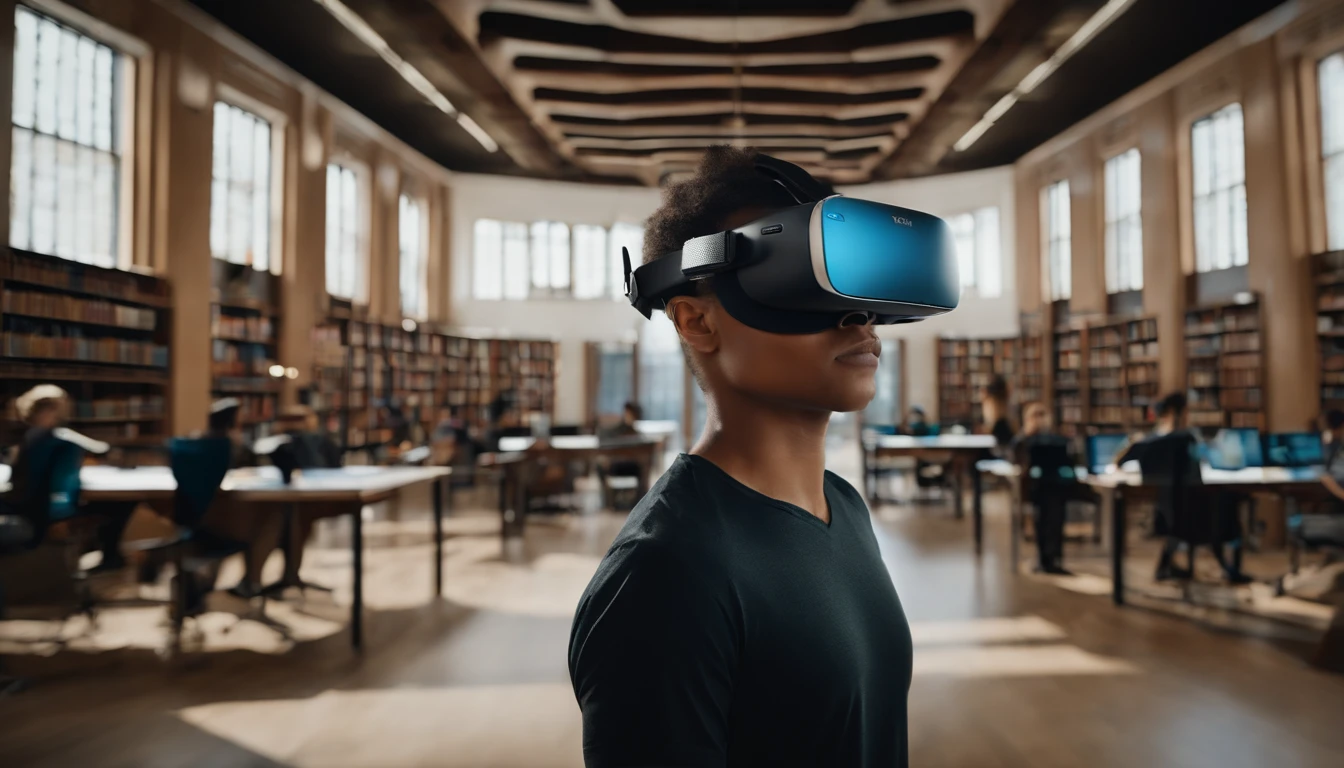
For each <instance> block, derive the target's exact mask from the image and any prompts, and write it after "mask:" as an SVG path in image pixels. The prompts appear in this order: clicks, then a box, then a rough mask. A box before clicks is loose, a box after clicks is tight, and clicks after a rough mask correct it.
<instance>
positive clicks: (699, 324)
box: [667, 296, 719, 355]
mask: <svg viewBox="0 0 1344 768" xmlns="http://www.w3.org/2000/svg"><path fill="white" fill-rule="evenodd" d="M667 316H668V317H669V318H671V320H672V324H673V325H674V326H676V328H677V334H678V335H680V336H681V338H682V341H685V342H686V343H687V344H688V345H690V347H691V349H694V350H695V351H696V352H699V353H700V354H703V355H707V354H712V353H713V352H715V351H717V350H718V348H719V329H718V324H717V323H716V322H715V320H714V317H713V314H712V312H711V311H710V301H709V300H707V299H704V298H701V297H699V296H677V297H675V298H673V299H672V300H671V301H669V302H668V303H667Z"/></svg>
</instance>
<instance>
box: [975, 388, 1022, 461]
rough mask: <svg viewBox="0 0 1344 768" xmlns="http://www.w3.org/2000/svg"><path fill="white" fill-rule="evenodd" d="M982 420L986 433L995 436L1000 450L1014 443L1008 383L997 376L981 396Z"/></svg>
mask: <svg viewBox="0 0 1344 768" xmlns="http://www.w3.org/2000/svg"><path fill="white" fill-rule="evenodd" d="M980 410H981V418H982V419H983V421H984V427H985V429H986V431H987V432H988V433H989V434H991V435H993V436H994V440H995V442H997V443H998V444H999V447H1000V448H1004V447H1007V446H1008V445H1010V444H1012V442H1013V435H1014V434H1015V430H1014V429H1013V423H1012V421H1010V420H1009V418H1008V381H1007V380H1006V379H1004V378H1003V377H1002V376H995V377H994V378H993V379H990V381H989V384H987V385H985V388H984V390H983V391H982V392H981V395H980Z"/></svg>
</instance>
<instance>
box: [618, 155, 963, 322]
mask: <svg viewBox="0 0 1344 768" xmlns="http://www.w3.org/2000/svg"><path fill="white" fill-rule="evenodd" d="M756 170H757V172H759V173H761V174H763V175H765V176H766V177H768V178H770V179H772V180H774V181H775V182H776V183H778V184H779V185H780V186H782V187H783V188H784V189H785V190H786V191H787V192H788V194H789V196H790V197H792V199H793V200H794V201H796V202H797V203H798V204H797V205H795V206H791V207H789V208H784V209H781V210H779V211H776V212H775V213H772V214H770V215H769V216H766V217H764V218H760V219H757V220H756V221H753V222H751V223H750V224H747V225H745V226H742V227H738V228H737V229H733V230H729V231H727V232H717V233H715V234H712V235H705V236H703V237H696V238H692V239H690V240H687V241H686V242H685V243H684V244H683V245H682V247H681V250H677V251H672V252H671V253H668V254H665V255H663V256H660V257H658V258H657V259H654V260H653V261H651V262H649V263H647V264H644V265H643V266H640V267H639V268H637V269H633V270H632V269H631V268H630V252H629V251H627V250H625V249H624V248H622V249H621V250H622V256H623V257H624V259H625V296H626V298H627V299H629V300H630V303H631V304H633V305H634V307H635V309H638V310H639V311H640V312H641V313H642V314H643V315H644V316H645V317H646V318H648V317H652V316H653V311H654V310H655V309H666V308H667V302H668V300H669V299H671V298H673V297H675V296H692V295H695V292H696V291H695V285H694V284H695V283H696V282H697V281H699V280H708V281H709V286H710V289H711V290H712V292H713V293H714V295H715V296H716V297H717V298H718V299H719V302H720V303H721V304H722V305H723V307H724V309H726V310H727V311H728V314H730V315H732V316H733V318H734V319H736V320H737V321H738V322H740V323H743V324H744V325H748V326H751V327H752V328H755V329H757V330H761V331H766V332H769V333H786V334H803V333H820V332H822V331H824V330H826V329H828V328H835V327H839V326H844V325H850V324H866V323H868V322H874V323H876V324H878V325H891V324H894V323H912V322H915V321H918V320H923V319H924V318H926V317H933V316H934V315H941V314H943V313H944V312H950V311H951V310H953V309H956V307H957V300H958V298H959V297H960V295H961V284H960V282H959V280H958V275H957V254H956V244H955V241H954V239H953V236H952V231H951V229H950V228H949V227H948V225H947V222H945V221H943V220H942V219H940V218H938V217H937V216H931V215H929V214H927V213H921V212H919V211H912V210H910V209H908V208H900V207H897V206H894V205H884V204H882V203H875V202H872V201H869V200H857V199H854V198H848V197H841V196H840V195H836V194H832V193H831V192H830V190H828V189H827V188H826V187H825V186H823V185H822V184H821V183H820V182H818V181H817V180H816V179H814V178H812V176H811V175H810V174H809V173H807V171H804V170H803V169H802V168H799V167H798V166H796V165H794V164H792V163H788V162H785V161H783V160H779V159H776V158H773V157H769V156H766V155H758V156H757V160H756Z"/></svg>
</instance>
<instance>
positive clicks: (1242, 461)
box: [1208, 429, 1265, 469]
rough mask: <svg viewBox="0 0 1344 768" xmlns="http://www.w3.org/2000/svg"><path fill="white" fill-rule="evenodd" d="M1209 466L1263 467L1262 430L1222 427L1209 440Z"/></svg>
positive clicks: (1224, 467) (1229, 467)
mask: <svg viewBox="0 0 1344 768" xmlns="http://www.w3.org/2000/svg"><path fill="white" fill-rule="evenodd" d="M1208 459H1209V466H1211V467H1213V468H1214V469H1245V468H1246V467H1263V466H1264V465H1265V458H1264V454H1263V453H1262V451H1261V448H1260V431H1259V430H1255V429H1220V430H1218V434H1216V435H1214V436H1213V439H1212V440H1210V441H1209V452H1208Z"/></svg>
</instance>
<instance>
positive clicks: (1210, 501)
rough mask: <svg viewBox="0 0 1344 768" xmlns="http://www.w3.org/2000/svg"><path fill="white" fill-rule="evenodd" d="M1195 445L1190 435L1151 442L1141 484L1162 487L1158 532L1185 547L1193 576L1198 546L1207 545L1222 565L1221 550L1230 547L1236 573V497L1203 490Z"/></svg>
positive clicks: (1144, 458) (1142, 466) (1238, 535)
mask: <svg viewBox="0 0 1344 768" xmlns="http://www.w3.org/2000/svg"><path fill="white" fill-rule="evenodd" d="M1197 446H1198V444H1197V442H1196V440H1195V438H1194V436H1192V435H1190V434H1189V433H1188V432H1172V433H1169V434H1166V435H1161V436H1159V437H1155V438H1152V439H1150V440H1148V441H1147V442H1146V443H1145V444H1144V449H1143V450H1142V451H1141V452H1140V453H1139V471H1140V473H1141V474H1142V476H1143V481H1144V482H1145V483H1148V484H1152V485H1154V486H1156V487H1157V489H1158V494H1157V514H1156V515H1155V517H1154V526H1153V527H1154V532H1155V533H1156V534H1157V535H1159V536H1167V537H1169V538H1174V539H1177V540H1180V541H1182V542H1184V543H1185V544H1186V546H1187V547H1188V549H1189V571H1190V573H1191V574H1193V573H1194V568H1195V548H1196V547H1197V546H1199V545H1200V544H1206V545H1208V546H1209V547H1210V549H1211V550H1212V551H1213V553H1214V556H1215V557H1216V558H1217V559H1218V561H1219V563H1220V564H1224V561H1223V553H1222V551H1221V550H1220V549H1219V547H1220V546H1221V545H1222V544H1229V545H1231V546H1232V548H1233V552H1234V559H1233V566H1232V569H1233V570H1234V571H1236V572H1237V573H1240V570H1241V530H1240V528H1241V526H1240V524H1239V522H1238V521H1237V515H1236V508H1235V502H1234V498H1233V497H1229V496H1227V495H1226V494H1211V493H1209V492H1208V491H1207V490H1206V489H1205V487H1204V480H1203V478H1202V477H1201V475H1200V466H1199V459H1198V454H1197ZM1229 504H1231V505H1232V506H1231V507H1230V508H1229Z"/></svg>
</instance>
